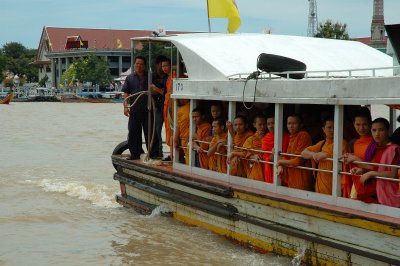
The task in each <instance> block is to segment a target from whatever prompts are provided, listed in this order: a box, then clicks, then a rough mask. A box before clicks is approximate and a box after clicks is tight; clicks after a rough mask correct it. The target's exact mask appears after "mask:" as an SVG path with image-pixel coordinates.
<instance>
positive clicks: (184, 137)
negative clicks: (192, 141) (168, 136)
mask: <svg viewBox="0 0 400 266" xmlns="http://www.w3.org/2000/svg"><path fill="white" fill-rule="evenodd" d="M178 104H179V107H178V111H177V114H176V116H177V123H176V131H175V134H174V146H175V148H178V147H180V146H181V147H182V150H183V153H184V156H185V164H187V165H189V133H190V117H189V116H190V100H188V99H179V100H178ZM179 150H180V149H179Z"/></svg>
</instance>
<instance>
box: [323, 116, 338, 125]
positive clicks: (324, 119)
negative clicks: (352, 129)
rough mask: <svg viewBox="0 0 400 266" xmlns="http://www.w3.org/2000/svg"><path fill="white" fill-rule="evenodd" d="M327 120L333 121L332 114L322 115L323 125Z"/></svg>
mask: <svg viewBox="0 0 400 266" xmlns="http://www.w3.org/2000/svg"><path fill="white" fill-rule="evenodd" d="M327 121H335V118H334V117H333V115H326V116H324V117H322V119H321V122H322V126H323V127H324V126H325V125H326V122H327Z"/></svg>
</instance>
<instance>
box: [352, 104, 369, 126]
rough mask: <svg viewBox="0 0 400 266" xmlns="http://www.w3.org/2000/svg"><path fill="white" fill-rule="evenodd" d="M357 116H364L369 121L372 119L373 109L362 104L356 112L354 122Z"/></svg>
mask: <svg viewBox="0 0 400 266" xmlns="http://www.w3.org/2000/svg"><path fill="white" fill-rule="evenodd" d="M356 117H364V118H366V119H367V120H368V122H369V123H371V121H372V117H371V111H370V110H369V109H368V107H366V106H361V107H360V108H358V109H357V110H356V112H355V114H354V117H353V122H355V121H356Z"/></svg>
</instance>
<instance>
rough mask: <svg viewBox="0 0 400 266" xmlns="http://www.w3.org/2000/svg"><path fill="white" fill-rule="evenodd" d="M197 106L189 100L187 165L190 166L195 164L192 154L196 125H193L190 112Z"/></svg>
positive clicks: (195, 102)
mask: <svg viewBox="0 0 400 266" xmlns="http://www.w3.org/2000/svg"><path fill="white" fill-rule="evenodd" d="M196 105H197V101H196V100H193V99H190V116H189V119H190V128H189V147H188V149H189V159H190V160H189V165H190V166H195V162H196V158H195V156H194V152H193V133H194V130H195V127H196V125H194V124H193V118H192V110H193V109H194V108H195V106H196Z"/></svg>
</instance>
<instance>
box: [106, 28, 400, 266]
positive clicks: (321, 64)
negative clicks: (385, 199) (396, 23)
mask: <svg viewBox="0 0 400 266" xmlns="http://www.w3.org/2000/svg"><path fill="white" fill-rule="evenodd" d="M139 42H140V43H141V44H144V45H147V44H148V45H149V46H150V43H153V42H154V43H165V45H164V47H171V49H172V48H173V49H172V50H171V54H173V55H174V57H175V56H176V58H177V59H178V58H179V59H180V60H177V61H178V62H180V61H183V64H184V67H185V69H186V74H187V78H176V79H174V80H173V93H172V95H171V97H172V99H174V106H175V113H174V117H175V120H174V121H176V117H177V115H176V110H177V108H178V105H177V100H178V99H190V106H191V109H193V108H194V107H196V106H205V105H207V103H208V102H209V101H223V102H227V106H228V112H227V116H228V119H229V120H231V121H232V120H233V118H234V117H235V115H236V113H237V112H238V111H239V110H246V109H245V108H243V105H246V107H247V108H250V107H251V106H254V107H253V108H257V107H259V108H260V107H263V108H264V107H269V108H273V109H274V111H275V133H274V134H275V143H274V147H275V148H274V151H273V153H274V162H273V164H274V166H275V167H274V169H276V165H277V161H278V159H279V158H280V156H282V154H283V153H282V152H281V143H282V132H283V117H284V114H286V113H287V112H289V111H291V110H306V111H307V113H308V114H309V115H315V114H320V113H321V112H323V111H324V110H325V109H326V108H328V109H329V110H332V111H333V112H334V116H335V122H334V124H335V125H334V126H335V131H334V143H335V144H334V156H333V158H332V160H333V170H332V174H333V176H334V177H336V178H333V189H332V194H331V195H324V194H319V193H315V192H312V191H304V190H298V189H293V188H288V187H285V186H282V185H281V180H280V178H279V177H278V175H277V173H276V170H275V171H274V182H273V184H270V183H266V182H260V181H256V180H251V179H247V178H242V177H237V176H231V175H229V174H223V173H218V172H214V171H210V170H207V169H201V168H199V167H196V166H195V155H196V152H195V151H194V150H193V139H192V135H193V132H194V130H195V129H194V127H193V121H192V118H191V119H190V124H191V126H190V128H189V129H190V134H189V136H190V139H189V144H188V147H174V150H175V152H174V154H179V149H180V148H187V149H188V150H189V155H188V156H189V159H190V164H189V165H186V164H184V163H181V162H180V161H179V158H178V157H179V156H175V157H174V159H173V163H172V165H164V164H162V163H158V162H157V161H153V160H129V154H126V153H125V152H124V151H125V150H126V149H127V147H126V142H123V143H121V144H120V145H118V146H117V147H116V149H115V150H114V152H113V155H112V156H111V159H112V164H113V165H114V167H115V169H116V172H115V174H114V176H113V178H114V180H116V181H118V182H119V184H120V194H118V195H116V201H117V202H119V203H120V204H121V205H123V206H125V207H128V208H132V209H134V210H136V211H137V212H139V213H142V214H151V213H152V211H153V210H154V209H155V208H156V207H158V206H161V207H162V209H163V210H164V212H165V213H166V214H168V215H170V216H171V217H173V218H175V219H177V220H179V221H181V222H183V223H185V224H189V225H195V226H199V227H203V228H206V229H209V230H211V231H213V232H215V233H216V234H219V235H222V236H224V237H226V238H228V239H232V240H234V241H236V242H237V243H240V244H241V245H243V246H247V247H250V248H253V249H254V250H256V251H260V252H265V253H270V252H273V253H276V254H279V255H283V256H289V257H294V258H296V260H297V261H298V263H300V262H302V263H304V264H305V265H400V253H399V250H400V209H399V208H394V207H389V206H384V205H379V204H367V203H364V202H362V201H358V200H353V199H349V198H344V197H342V196H341V178H340V177H341V175H342V174H346V173H344V172H342V165H341V160H340V159H341V158H340V157H341V156H339V155H340V154H342V153H341V147H342V138H343V134H344V128H345V125H344V124H345V123H344V122H345V120H346V117H347V115H348V114H349V111H348V110H351V107H354V106H360V105H371V104H377V105H379V106H383V108H386V109H384V110H385V112H386V111H387V113H388V114H390V117H391V118H392V119H391V121H393V117H395V112H393V109H390V108H389V107H385V106H386V105H393V104H397V103H398V102H399V100H400V96H399V93H398V92H399V91H400V76H398V75H394V73H396V71H397V70H398V69H396V68H394V67H393V59H392V58H391V57H389V56H387V55H386V54H383V53H382V52H380V51H377V50H375V49H373V48H371V47H368V46H366V45H364V44H361V43H358V42H355V41H342V40H328V39H321V38H308V37H298V36H283V35H269V34H218V33H196V34H185V35H175V36H164V37H142V38H133V39H132V47H139V46H140V45H138V43H139ZM142 47H143V46H142ZM132 50H133V53H137V52H138V51H136V50H135V49H132ZM262 54H265V56H262ZM134 55H135V54H132V56H134ZM260 58H267V59H268V60H271V61H270V62H273V63H272V64H269V63H268V62H267V63H266V64H265V62H263V63H262V64H261V62H260V61H259V60H260ZM268 60H267V61H268ZM293 60H295V61H296V62H300V63H302V64H304V65H306V70H304V68H303V65H302V64H295V66H294V68H293V67H292V66H293V64H292V63H293V62H294V61H293ZM395 60H397V59H395ZM259 63H260V64H259ZM397 65H398V63H397ZM256 66H261V67H262V69H257V67H256ZM177 69H178V71H179V69H181V68H180V67H179V66H178V67H177ZM394 69H395V70H394ZM287 70H290V71H287ZM177 76H178V77H179V76H180V75H179V73H178V74H177ZM174 126H175V127H176V125H174ZM231 144H232V138H231V137H229V138H228V145H227V149H228V152H229V150H230V149H231ZM289 156H295V155H289ZM393 167H397V166H393ZM300 168H301V167H300ZM307 169H308V170H314V171H315V170H316V169H313V168H307ZM228 173H229V166H228ZM390 181H391V182H398V179H397V180H396V179H393V180H390ZM189 244H190V243H189Z"/></svg>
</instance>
